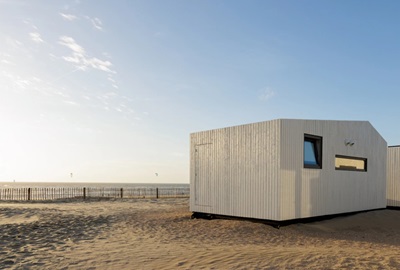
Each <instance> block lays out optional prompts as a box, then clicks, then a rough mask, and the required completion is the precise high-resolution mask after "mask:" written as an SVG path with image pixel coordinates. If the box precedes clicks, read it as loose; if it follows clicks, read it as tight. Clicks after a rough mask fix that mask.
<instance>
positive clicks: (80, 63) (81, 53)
mask: <svg viewBox="0 0 400 270" xmlns="http://www.w3.org/2000/svg"><path fill="white" fill-rule="evenodd" d="M59 44H61V45H63V46H65V47H67V48H69V49H70V50H71V51H72V54H71V55H69V56H64V57H63V59H64V60H65V61H67V62H70V63H74V64H76V66H77V68H79V69H82V70H86V69H87V68H93V69H97V70H101V71H105V72H109V73H116V72H115V71H114V70H112V69H111V66H112V63H111V62H110V61H107V60H106V61H104V60H101V59H99V58H97V57H88V56H87V54H86V52H85V49H84V48H83V47H82V46H80V45H79V44H78V43H76V41H75V40H74V39H73V38H72V37H67V36H62V37H60V39H59Z"/></svg>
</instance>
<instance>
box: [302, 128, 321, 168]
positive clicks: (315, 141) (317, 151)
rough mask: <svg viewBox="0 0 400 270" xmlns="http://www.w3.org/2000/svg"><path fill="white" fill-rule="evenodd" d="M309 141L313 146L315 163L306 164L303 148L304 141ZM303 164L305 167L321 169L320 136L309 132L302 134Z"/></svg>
mask: <svg viewBox="0 0 400 270" xmlns="http://www.w3.org/2000/svg"><path fill="white" fill-rule="evenodd" d="M305 142H311V143H312V145H313V148H314V153H315V160H316V162H317V164H306V163H305V160H304V158H305V149H304V143H305ZM303 166H304V168H306V169H322V137H321V136H317V135H311V134H304V141H303Z"/></svg>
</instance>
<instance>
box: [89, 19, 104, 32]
mask: <svg viewBox="0 0 400 270" xmlns="http://www.w3.org/2000/svg"><path fill="white" fill-rule="evenodd" d="M89 19H90V21H91V22H92V25H93V27H94V28H96V29H97V30H103V23H102V22H101V20H100V19H99V18H93V19H92V18H89Z"/></svg>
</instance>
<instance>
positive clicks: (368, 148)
mask: <svg viewBox="0 0 400 270" xmlns="http://www.w3.org/2000/svg"><path fill="white" fill-rule="evenodd" d="M304 134H310V135H316V136H321V137H322V168H321V169H311V168H304ZM346 140H351V141H353V142H354V145H346V143H345V141H346ZM386 149H387V144H386V141H385V140H384V139H383V138H382V137H381V136H380V135H379V133H378V132H377V131H376V130H375V129H374V128H373V127H372V126H371V124H370V123H369V122H366V121H313V120H282V138H281V164H280V169H281V180H280V190H281V195H280V205H281V220H287V219H295V218H306V217H313V216H321V215H330V214H339V213H346V212H354V211H362V210H369V209H377V208H384V207H386V199H385V198H386ZM335 155H343V156H350V157H361V158H367V171H365V172H364V171H344V170H336V169H335Z"/></svg>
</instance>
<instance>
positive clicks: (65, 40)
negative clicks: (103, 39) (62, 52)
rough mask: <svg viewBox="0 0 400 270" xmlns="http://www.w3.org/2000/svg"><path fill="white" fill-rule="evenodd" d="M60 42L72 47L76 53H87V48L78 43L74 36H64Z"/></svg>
mask: <svg viewBox="0 0 400 270" xmlns="http://www.w3.org/2000/svg"><path fill="white" fill-rule="evenodd" d="M59 43H60V44H61V45H64V46H66V47H68V48H70V49H71V50H72V51H73V52H74V53H77V54H79V55H83V54H84V53H85V50H84V49H83V48H82V46H80V45H78V43H76V42H75V40H74V39H73V38H72V37H67V36H62V37H60V41H59Z"/></svg>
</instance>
